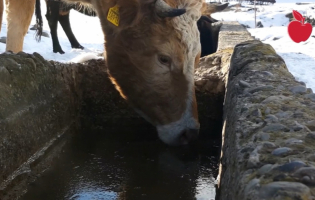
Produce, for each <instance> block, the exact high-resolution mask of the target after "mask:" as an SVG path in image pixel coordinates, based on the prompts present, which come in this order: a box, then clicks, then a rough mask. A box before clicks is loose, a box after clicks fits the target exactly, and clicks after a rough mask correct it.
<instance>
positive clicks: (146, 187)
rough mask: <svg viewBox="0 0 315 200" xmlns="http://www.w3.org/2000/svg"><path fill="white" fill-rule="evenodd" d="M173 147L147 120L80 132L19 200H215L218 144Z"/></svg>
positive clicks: (204, 141) (201, 142)
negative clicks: (161, 138)
mask: <svg viewBox="0 0 315 200" xmlns="http://www.w3.org/2000/svg"><path fill="white" fill-rule="evenodd" d="M198 143H199V144H198V145H197V146H190V147H185V148H171V147H167V146H166V145H164V144H162V143H161V142H160V140H159V139H158V138H157V137H156V134H155V129H154V128H153V127H151V126H150V125H148V124H147V123H146V122H143V124H133V125H130V126H128V125H126V126H125V127H121V126H116V125H115V126H112V127H108V128H107V129H103V130H92V129H85V130H81V131H79V132H77V133H76V134H75V135H73V136H72V138H71V139H70V140H69V141H68V143H67V144H66V145H65V147H64V148H63V151H62V152H63V153H62V154H61V155H60V156H59V157H58V158H57V159H56V161H55V162H54V164H53V165H52V167H51V168H50V169H49V170H47V171H45V172H44V173H43V174H42V176H41V177H40V178H38V179H37V180H36V181H35V182H33V183H32V184H30V185H29V187H28V189H27V190H28V191H27V193H26V194H25V195H24V196H22V197H21V198H20V200H43V199H45V200H57V199H58V200H63V199H64V200H91V199H98V200H109V199H139V200H141V199H146V200H147V199H150V200H151V199H152V200H155V199H156V200H158V199H159V200H160V199H187V200H190V199H191V200H192V199H214V198H215V186H214V184H215V177H216V176H217V169H218V158H219V154H220V141H218V140H211V139H210V140H200V141H199V142H198Z"/></svg>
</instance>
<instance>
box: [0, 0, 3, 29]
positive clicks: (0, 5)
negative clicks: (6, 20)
mask: <svg viewBox="0 0 315 200" xmlns="http://www.w3.org/2000/svg"><path fill="white" fill-rule="evenodd" d="M2 16H3V0H0V33H1V26H2Z"/></svg>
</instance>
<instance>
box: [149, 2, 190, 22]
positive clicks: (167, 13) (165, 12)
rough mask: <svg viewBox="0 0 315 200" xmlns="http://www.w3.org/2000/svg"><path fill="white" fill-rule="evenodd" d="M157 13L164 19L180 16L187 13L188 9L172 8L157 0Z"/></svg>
mask: <svg viewBox="0 0 315 200" xmlns="http://www.w3.org/2000/svg"><path fill="white" fill-rule="evenodd" d="M155 11H156V14H157V15H158V16H159V17H161V18H164V17H177V16H180V15H182V14H184V13H185V12H186V9H177V8H172V7H171V6H169V5H168V4H167V3H165V1H163V0H157V1H156V2H155Z"/></svg>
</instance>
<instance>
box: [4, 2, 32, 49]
mask: <svg viewBox="0 0 315 200" xmlns="http://www.w3.org/2000/svg"><path fill="white" fill-rule="evenodd" d="M34 9H35V0H6V11H7V24H8V27H7V28H8V31H7V45H6V51H9V50H11V51H13V52H15V53H17V52H19V51H22V50H23V42H24V36H25V35H26V33H27V30H28V27H29V25H30V23H31V19H32V16H33V13H34Z"/></svg>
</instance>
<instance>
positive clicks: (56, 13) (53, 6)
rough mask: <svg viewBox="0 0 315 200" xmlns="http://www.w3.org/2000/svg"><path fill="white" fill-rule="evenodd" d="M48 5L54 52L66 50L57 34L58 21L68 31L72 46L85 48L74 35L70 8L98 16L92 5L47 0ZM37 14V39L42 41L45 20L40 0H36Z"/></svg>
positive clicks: (47, 17)
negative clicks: (63, 48)
mask: <svg viewBox="0 0 315 200" xmlns="http://www.w3.org/2000/svg"><path fill="white" fill-rule="evenodd" d="M45 1H46V6H47V13H46V19H47V21H48V24H49V28H50V33H51V38H52V44H53V52H54V53H60V54H64V53H65V52H64V51H63V50H62V48H61V46H60V43H59V39H58V34H57V27H58V21H59V23H60V25H61V27H62V28H63V30H64V32H65V33H66V35H67V37H68V39H69V42H70V43H71V47H72V48H75V49H84V47H83V46H82V45H81V44H80V43H79V42H78V40H77V39H76V37H75V36H74V34H73V32H72V29H71V25H70V20H69V14H70V10H71V9H74V10H76V11H78V12H80V13H82V14H85V15H87V16H93V17H95V16H96V12H95V11H94V10H93V9H92V8H91V7H86V6H84V5H83V4H81V3H70V4H69V3H65V2H63V1H61V0H45ZM35 15H36V29H37V33H36V39H37V40H38V41H40V37H41V35H42V26H43V20H42V16H41V9H40V0H36V5H35Z"/></svg>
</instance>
